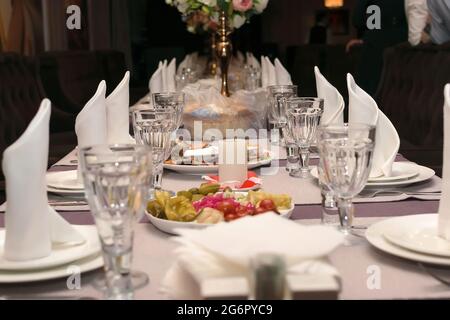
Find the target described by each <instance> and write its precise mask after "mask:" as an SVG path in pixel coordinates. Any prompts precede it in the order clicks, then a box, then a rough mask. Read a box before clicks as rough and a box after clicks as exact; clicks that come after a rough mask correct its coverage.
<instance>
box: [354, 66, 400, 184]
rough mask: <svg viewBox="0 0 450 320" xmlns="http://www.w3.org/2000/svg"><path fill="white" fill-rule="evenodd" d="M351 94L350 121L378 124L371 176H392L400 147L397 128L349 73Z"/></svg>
mask: <svg viewBox="0 0 450 320" xmlns="http://www.w3.org/2000/svg"><path fill="white" fill-rule="evenodd" d="M347 86H348V94H349V123H365V124H369V125H375V126H376V138H375V139H376V141H375V149H374V152H373V162H372V171H371V173H370V176H371V177H380V176H383V175H384V176H385V177H390V176H391V175H392V165H393V163H394V161H395V157H396V156H397V153H398V150H399V148H400V138H399V136H398V133H397V130H396V129H395V127H394V125H393V124H392V122H391V121H390V120H389V119H388V117H386V115H385V114H384V113H383V112H382V111H381V110H380V109H378V105H377V103H376V102H375V100H373V98H372V97H371V96H370V95H369V94H367V93H366V92H365V91H364V90H362V89H361V88H360V87H358V85H357V84H356V82H355V80H354V79H353V77H352V75H350V74H348V75H347Z"/></svg>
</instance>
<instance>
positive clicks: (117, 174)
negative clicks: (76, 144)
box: [79, 145, 152, 300]
mask: <svg viewBox="0 0 450 320" xmlns="http://www.w3.org/2000/svg"><path fill="white" fill-rule="evenodd" d="M79 153H80V164H81V171H82V174H83V183H84V186H85V190H86V197H87V201H88V203H89V207H90V209H91V211H92V214H93V216H94V219H95V223H96V225H97V229H98V234H99V237H100V242H101V245H102V253H103V259H104V263H105V265H104V270H105V278H104V279H103V277H102V279H99V280H98V281H97V285H96V287H97V288H98V289H100V290H102V291H104V293H105V295H106V298H108V299H119V300H122V299H132V298H133V293H134V290H135V289H137V288H140V287H142V286H145V285H147V284H148V276H147V275H146V274H145V273H143V272H136V271H135V272H131V263H132V253H133V229H134V224H135V223H137V221H138V220H140V218H142V215H143V212H144V209H145V205H146V203H147V189H148V184H149V183H150V181H151V165H152V159H151V149H150V148H149V147H146V146H138V145H111V146H109V145H100V146H92V147H86V148H82V149H81V150H79Z"/></svg>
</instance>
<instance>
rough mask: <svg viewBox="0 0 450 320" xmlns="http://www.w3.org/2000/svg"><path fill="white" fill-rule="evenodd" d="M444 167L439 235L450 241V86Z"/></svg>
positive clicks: (445, 128)
mask: <svg viewBox="0 0 450 320" xmlns="http://www.w3.org/2000/svg"><path fill="white" fill-rule="evenodd" d="M444 96H445V105H444V166H443V169H442V171H443V176H442V197H441V202H440V203H439V235H440V236H441V237H443V238H444V239H446V240H450V210H449V208H450V166H449V164H448V162H449V161H450V84H447V85H446V86H445V90H444Z"/></svg>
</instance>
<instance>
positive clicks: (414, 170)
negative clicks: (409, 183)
mask: <svg viewBox="0 0 450 320" xmlns="http://www.w3.org/2000/svg"><path fill="white" fill-rule="evenodd" d="M417 175H419V168H418V166H417V164H415V163H413V162H394V164H393V165H392V175H391V176H390V177H385V176H381V177H376V178H369V182H391V181H399V180H406V179H411V178H414V177H415V176H417Z"/></svg>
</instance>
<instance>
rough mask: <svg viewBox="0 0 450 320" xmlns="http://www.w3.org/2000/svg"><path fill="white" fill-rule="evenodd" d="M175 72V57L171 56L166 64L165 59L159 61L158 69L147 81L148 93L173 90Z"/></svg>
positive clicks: (174, 86)
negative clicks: (170, 59)
mask: <svg viewBox="0 0 450 320" xmlns="http://www.w3.org/2000/svg"><path fill="white" fill-rule="evenodd" d="M175 72H176V59H175V58H173V59H172V61H171V62H170V63H169V64H168V63H167V60H164V61H160V62H159V65H158V69H157V70H156V71H155V73H154V74H153V75H152V76H151V78H150V81H149V89H150V93H160V92H174V91H175V88H176V84H175Z"/></svg>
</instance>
